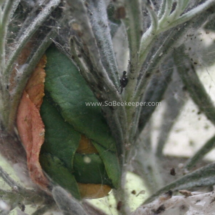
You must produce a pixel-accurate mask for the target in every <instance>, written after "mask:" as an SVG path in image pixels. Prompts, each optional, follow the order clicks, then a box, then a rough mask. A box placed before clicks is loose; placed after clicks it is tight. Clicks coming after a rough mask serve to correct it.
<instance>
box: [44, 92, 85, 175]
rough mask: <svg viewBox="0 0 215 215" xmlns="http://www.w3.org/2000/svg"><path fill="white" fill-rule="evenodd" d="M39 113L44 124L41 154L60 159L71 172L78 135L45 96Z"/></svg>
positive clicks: (79, 136)
mask: <svg viewBox="0 0 215 215" xmlns="http://www.w3.org/2000/svg"><path fill="white" fill-rule="evenodd" d="M40 113H41V116H42V119H43V123H44V124H45V143H44V144H43V146H42V149H41V154H43V153H44V152H45V153H50V154H51V155H54V156H56V157H58V158H60V159H61V160H62V161H63V162H64V163H65V165H66V166H67V168H68V169H70V170H71V172H72V162H71V161H72V160H73V157H74V155H75V152H76V150H77V148H78V144H79V141H80V139H81V135H80V133H78V132H77V131H75V130H74V128H73V127H72V126H71V125H70V124H68V123H67V122H65V121H64V119H63V117H62V116H61V115H60V113H59V112H58V111H57V110H56V107H55V106H53V105H52V104H51V103H50V101H49V99H48V98H47V96H45V97H44V100H43V104H42V106H41V110H40ZM42 164H43V163H42Z"/></svg>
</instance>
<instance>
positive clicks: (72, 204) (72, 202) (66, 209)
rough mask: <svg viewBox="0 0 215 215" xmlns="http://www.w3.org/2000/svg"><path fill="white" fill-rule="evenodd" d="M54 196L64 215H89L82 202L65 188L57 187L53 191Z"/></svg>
mask: <svg viewBox="0 0 215 215" xmlns="http://www.w3.org/2000/svg"><path fill="white" fill-rule="evenodd" d="M52 194H53V197H54V200H55V201H56V203H57V205H58V207H59V208H60V210H61V211H62V213H63V215H87V212H86V211H85V210H84V208H83V207H82V205H81V204H80V202H78V201H77V200H76V199H74V198H73V197H72V196H71V195H70V194H69V193H67V192H66V191H65V190H64V189H63V188H61V187H55V188H54V189H53V190H52Z"/></svg>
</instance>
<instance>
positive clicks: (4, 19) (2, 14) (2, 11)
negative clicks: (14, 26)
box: [0, 0, 20, 84]
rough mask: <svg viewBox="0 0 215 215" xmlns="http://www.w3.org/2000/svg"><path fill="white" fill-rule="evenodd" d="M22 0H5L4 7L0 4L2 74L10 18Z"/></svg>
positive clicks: (0, 59) (0, 63)
mask: <svg viewBox="0 0 215 215" xmlns="http://www.w3.org/2000/svg"><path fill="white" fill-rule="evenodd" d="M19 1H20V0H15V1H12V0H8V1H5V5H4V8H2V5H0V6H1V7H0V38H1V39H0V65H1V70H0V71H1V75H2V73H3V71H4V68H5V57H6V50H5V48H6V44H7V32H8V25H9V22H10V19H11V17H12V15H13V12H14V8H16V7H17V5H18V4H19ZM1 84H4V83H1Z"/></svg>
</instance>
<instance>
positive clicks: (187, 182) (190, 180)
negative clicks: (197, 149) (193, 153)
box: [144, 163, 215, 203]
mask: <svg viewBox="0 0 215 215" xmlns="http://www.w3.org/2000/svg"><path fill="white" fill-rule="evenodd" d="M214 171H215V164H214V163H212V164H209V165H207V166H204V167H202V168H200V169H198V170H196V171H194V172H191V173H189V174H187V175H185V176H183V177H181V178H179V179H178V180H176V181H174V182H172V183H170V184H168V185H166V186H165V187H163V188H161V189H160V190H158V191H157V192H156V193H155V194H153V195H152V196H150V197H149V198H148V199H147V200H146V201H145V202H144V203H149V202H151V201H152V200H153V199H155V198H157V197H158V196H159V195H161V194H164V193H165V192H167V191H170V190H173V191H174V190H175V191H177V190H180V189H191V188H194V187H206V186H212V185H214V183H215V178H214Z"/></svg>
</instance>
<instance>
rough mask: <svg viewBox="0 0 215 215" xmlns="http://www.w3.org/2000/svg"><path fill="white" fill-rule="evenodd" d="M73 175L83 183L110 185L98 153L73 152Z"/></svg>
mask: <svg viewBox="0 0 215 215" xmlns="http://www.w3.org/2000/svg"><path fill="white" fill-rule="evenodd" d="M73 165H74V175H75V178H76V179H77V181H78V182H80V183H84V184H106V185H110V186H112V183H111V181H110V179H109V178H108V176H107V173H106V171H105V167H104V163H103V162H102V160H101V158H100V156H99V155H98V154H87V155H83V154H79V153H76V154H75V158H74V163H73Z"/></svg>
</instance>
